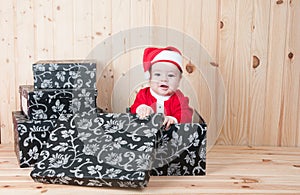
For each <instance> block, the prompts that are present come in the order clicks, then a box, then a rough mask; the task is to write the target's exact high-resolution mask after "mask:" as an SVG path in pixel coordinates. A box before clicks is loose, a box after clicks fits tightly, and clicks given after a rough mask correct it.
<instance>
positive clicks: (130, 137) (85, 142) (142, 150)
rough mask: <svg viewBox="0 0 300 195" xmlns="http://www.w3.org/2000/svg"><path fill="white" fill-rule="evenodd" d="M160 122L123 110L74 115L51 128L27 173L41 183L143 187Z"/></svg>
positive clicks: (156, 117)
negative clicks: (95, 114) (83, 115)
mask: <svg viewBox="0 0 300 195" xmlns="http://www.w3.org/2000/svg"><path fill="white" fill-rule="evenodd" d="M161 120H162V117H161V115H153V116H151V117H150V118H149V119H147V120H139V119H138V118H137V117H136V116H135V115H132V114H128V113H126V114H125V113H121V114H117V113H108V114H105V113H100V114H98V115H97V116H96V117H94V116H92V115H91V116H89V117H80V118H76V117H75V118H73V119H72V123H71V124H70V127H72V128H69V127H65V126H60V128H57V129H55V130H54V131H52V133H51V135H50V136H49V139H48V143H47V146H45V145H44V147H43V150H42V151H41V154H40V156H39V158H38V162H37V163H36V165H35V166H34V169H33V171H32V172H31V177H32V178H33V179H34V180H35V181H37V182H43V183H55V184H68V185H80V186H109V187H130V188H140V187H145V186H146V185H147V183H148V181H149V177H150V170H151V167H152V162H153V155H154V147H155V141H156V135H157V131H158V129H159V125H160V124H161Z"/></svg>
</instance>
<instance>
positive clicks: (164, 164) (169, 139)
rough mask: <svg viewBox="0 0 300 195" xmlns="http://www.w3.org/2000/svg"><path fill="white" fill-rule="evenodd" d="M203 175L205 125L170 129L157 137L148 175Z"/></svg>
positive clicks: (190, 124) (172, 127) (189, 125)
mask: <svg viewBox="0 0 300 195" xmlns="http://www.w3.org/2000/svg"><path fill="white" fill-rule="evenodd" d="M205 174H206V124H205V123H186V124H176V125H172V126H171V128H170V129H169V130H167V131H159V132H158V134H157V149H156V151H155V157H154V162H153V165H152V170H151V175H153V176H157V175H158V176H179V175H180V176H185V175H186V176H187V175H205Z"/></svg>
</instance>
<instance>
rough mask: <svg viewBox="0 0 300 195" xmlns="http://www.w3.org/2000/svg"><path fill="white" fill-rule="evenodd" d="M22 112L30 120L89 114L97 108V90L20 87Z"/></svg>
mask: <svg viewBox="0 0 300 195" xmlns="http://www.w3.org/2000/svg"><path fill="white" fill-rule="evenodd" d="M19 92H20V98H21V100H20V102H21V110H22V111H23V112H24V114H25V115H26V116H27V117H28V118H29V119H35V120H41V119H42V120H45V119H54V118H59V116H60V115H64V114H75V113H77V112H81V113H83V114H85V113H86V114H88V113H89V112H92V111H94V110H95V108H96V97H97V91H96V90H95V89H86V88H81V89H40V90H34V88H33V86H32V85H21V86H20V87H19Z"/></svg>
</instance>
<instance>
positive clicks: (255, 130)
mask: <svg viewBox="0 0 300 195" xmlns="http://www.w3.org/2000/svg"><path fill="white" fill-rule="evenodd" d="M253 3H254V8H253V26H252V31H253V33H252V43H251V55H252V60H251V64H250V66H252V68H251V73H250V83H249V85H250V94H249V109H248V116H249V120H248V135H249V137H248V139H249V141H248V142H249V145H251V146H255V145H262V144H263V143H264V139H263V136H261V133H262V132H263V131H264V126H263V125H264V124H263V120H264V116H265V115H264V108H265V107H264V106H265V97H266V78H267V65H268V41H269V40H268V39H269V26H268V23H269V21H270V5H271V1H259V0H256V1H254V2H253ZM258 110H259V112H258Z"/></svg>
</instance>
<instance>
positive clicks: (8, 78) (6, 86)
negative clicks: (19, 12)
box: [0, 1, 18, 143]
mask: <svg viewBox="0 0 300 195" xmlns="http://www.w3.org/2000/svg"><path fill="white" fill-rule="evenodd" d="M13 6H14V4H13V2H12V1H10V2H4V1H1V2H0V26H1V27H2V28H1V33H0V49H1V55H0V64H1V65H0V97H1V101H0V143H12V142H13V132H12V131H11V127H12V118H11V112H12V111H13V110H16V109H17V107H18V104H17V100H18V97H17V96H16V95H17V94H18V93H17V92H16V90H17V88H16V81H17V80H16V67H15V64H16V61H15V56H14V32H15V31H14V28H15V25H14V24H15V23H14V22H15V18H14V12H13Z"/></svg>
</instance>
